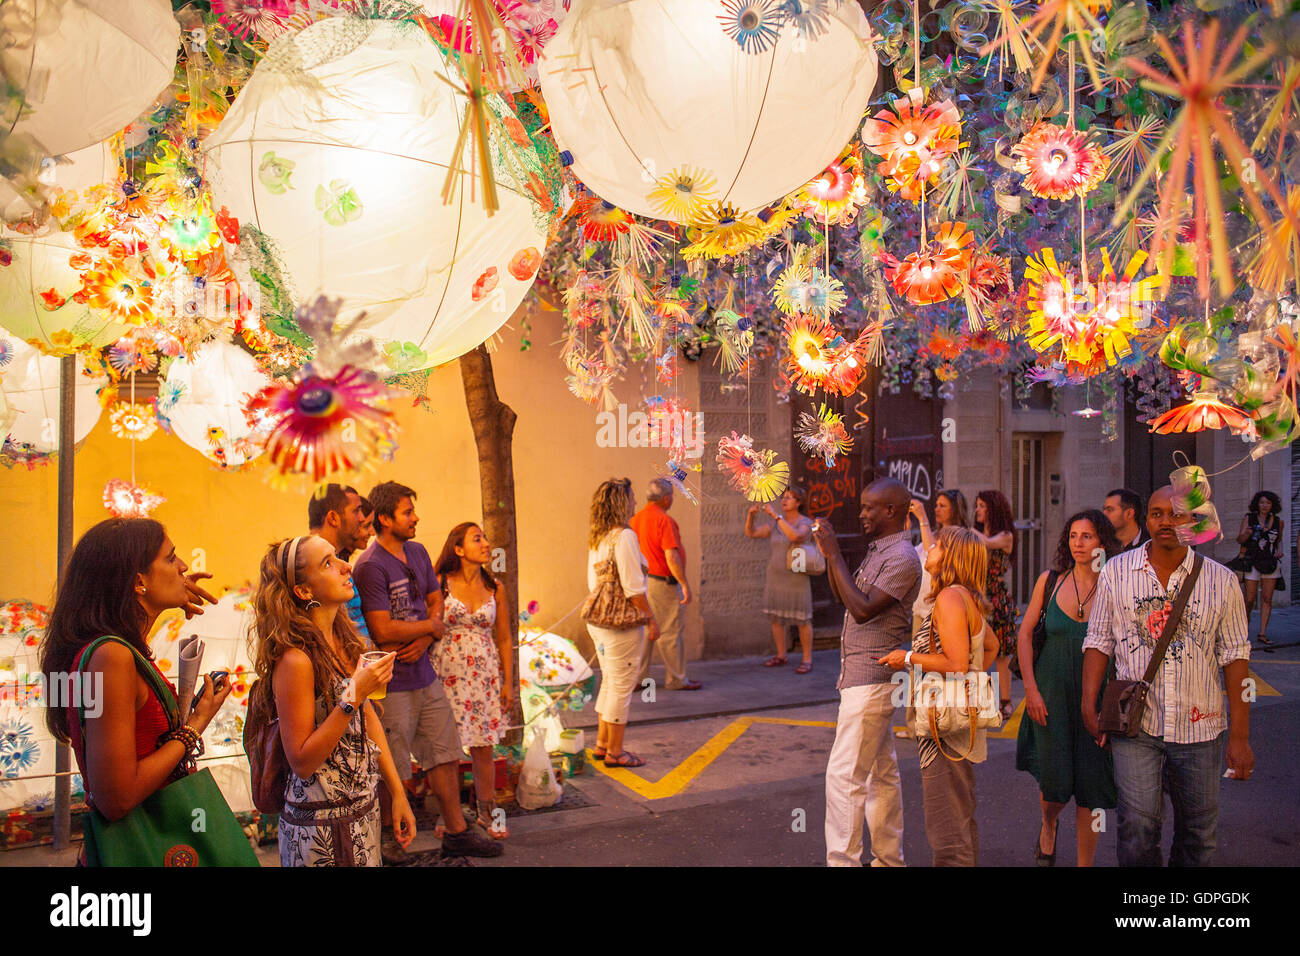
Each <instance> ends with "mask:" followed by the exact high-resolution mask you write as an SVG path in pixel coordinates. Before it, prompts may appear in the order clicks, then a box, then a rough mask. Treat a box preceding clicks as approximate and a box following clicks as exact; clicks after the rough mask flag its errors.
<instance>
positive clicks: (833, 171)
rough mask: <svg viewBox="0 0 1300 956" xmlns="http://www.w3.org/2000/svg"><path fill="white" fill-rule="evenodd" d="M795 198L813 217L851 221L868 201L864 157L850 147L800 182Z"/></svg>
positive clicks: (831, 222)
mask: <svg viewBox="0 0 1300 956" xmlns="http://www.w3.org/2000/svg"><path fill="white" fill-rule="evenodd" d="M791 198H792V201H793V203H794V205H795V206H796V207H798V208H799V210H800V211H802V212H803V214H804V215H805V216H808V217H809V218H810V219H813V220H815V221H817V222H819V223H822V224H823V225H828V226H830V225H834V226H843V225H847V224H848V223H849V222H850V221H852V220H853V219H854V218H855V217H856V216H857V214H858V207H859V206H861V205H862V204H863V203H865V202H866V201H867V187H866V184H865V182H864V181H863V179H862V160H861V159H860V158H859V157H858V155H857V153H856V151H855V150H854V149H853V148H852V147H850V148H849V149H847V150H845V152H844V154H843V155H841V156H840V158H839V159H837V160H836V161H835V162H833V163H831V164H830V165H829V166H827V167H826V168H825V169H824V170H822V172H821V173H820V174H819V175H818V176H816V177H815V178H813V179H812V180H810V181H809V182H807V183H805V184H804V185H803V186H800V187H799V188H798V189H797V190H796V191H795V193H794V195H793V196H792V197H791Z"/></svg>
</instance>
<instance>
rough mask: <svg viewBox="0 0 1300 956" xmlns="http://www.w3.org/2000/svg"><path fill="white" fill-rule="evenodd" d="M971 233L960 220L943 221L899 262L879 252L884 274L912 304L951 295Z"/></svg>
mask: <svg viewBox="0 0 1300 956" xmlns="http://www.w3.org/2000/svg"><path fill="white" fill-rule="evenodd" d="M974 244H975V237H974V236H973V235H971V232H970V230H969V229H967V228H966V226H965V225H964V224H963V223H959V222H945V223H944V224H943V225H941V226H940V227H939V231H938V232H937V233H935V236H934V239H933V240H931V241H930V242H929V243H927V244H926V246H925V247H924V248H923V249H919V250H917V251H916V252H914V253H912V254H911V255H910V256H908V257H907V258H905V259H904V260H903V261H902V262H899V261H898V260H897V259H895V258H894V257H893V256H890V255H888V254H885V255H882V256H881V257H880V260H881V261H882V262H884V263H885V278H886V279H888V280H889V282H890V284H891V285H892V286H893V287H894V291H895V292H897V293H898V294H899V295H902V296H906V297H907V299H908V301H910V302H913V303H915V304H916V305H930V304H931V303H934V302H942V301H944V300H945V299H951V298H952V297H953V296H955V295H957V294H958V293H959V292H961V290H962V287H963V284H964V282H965V275H966V271H967V269H968V268H969V266H970V260H971V246H973V245H974Z"/></svg>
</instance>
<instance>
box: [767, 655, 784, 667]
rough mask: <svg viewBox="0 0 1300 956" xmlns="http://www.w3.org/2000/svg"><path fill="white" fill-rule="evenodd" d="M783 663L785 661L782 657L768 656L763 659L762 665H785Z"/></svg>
mask: <svg viewBox="0 0 1300 956" xmlns="http://www.w3.org/2000/svg"><path fill="white" fill-rule="evenodd" d="M785 664H786V661H785V658H784V657H776V656H772V657H769V658H768V659H767V660H765V661H763V666H764V667H785Z"/></svg>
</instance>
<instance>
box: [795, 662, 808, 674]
mask: <svg viewBox="0 0 1300 956" xmlns="http://www.w3.org/2000/svg"><path fill="white" fill-rule="evenodd" d="M794 672H795V673H796V674H810V673H812V661H803V662H802V663H800V665H799V666H798V667H796V668H795V669H794Z"/></svg>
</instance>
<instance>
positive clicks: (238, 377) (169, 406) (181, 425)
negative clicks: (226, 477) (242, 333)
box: [158, 340, 271, 468]
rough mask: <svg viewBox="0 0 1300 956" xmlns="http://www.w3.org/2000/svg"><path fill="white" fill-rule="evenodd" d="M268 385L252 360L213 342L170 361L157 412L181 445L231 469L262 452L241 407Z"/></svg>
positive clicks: (226, 344)
mask: <svg viewBox="0 0 1300 956" xmlns="http://www.w3.org/2000/svg"><path fill="white" fill-rule="evenodd" d="M270 383H271V382H270V379H269V378H268V377H267V376H266V375H265V374H263V372H262V370H261V369H259V368H258V367H257V361H256V360H255V359H254V358H253V356H251V355H249V354H248V353H247V352H246V351H244V350H243V349H241V348H240V347H239V346H238V345H235V344H233V343H231V342H229V341H222V340H214V341H211V342H208V343H206V344H205V345H203V346H201V347H200V348H199V349H198V350H197V351H196V352H194V353H193V354H191V355H188V356H185V357H183V358H179V359H177V360H176V361H174V362H172V364H171V368H169V369H168V370H167V378H166V380H165V381H164V383H163V386H162V388H161V390H160V392H159V396H158V411H159V412H160V413H161V414H162V415H164V416H166V418H167V420H168V422H169V423H170V424H171V428H172V431H173V432H174V433H175V435H176V437H177V438H179V439H180V440H181V441H183V442H185V444H187V445H189V446H190V447H191V448H197V449H198V450H199V451H201V452H202V453H203V456H204V457H205V458H207V459H208V460H209V461H212V462H215V463H216V464H218V465H221V466H223V467H227V468H235V467H238V466H239V465H242V464H244V463H245V462H247V461H250V460H252V459H254V458H256V457H257V456H258V455H260V454H261V453H262V451H263V447H262V442H263V440H264V438H265V436H262V435H257V434H254V431H255V430H254V429H253V427H252V426H250V425H249V424H248V421H247V420H246V419H245V417H244V411H243V405H244V403H245V402H246V401H247V400H248V396H249V395H254V394H256V393H257V392H259V391H260V390H261V389H263V388H265V387H266V386H267V385H269V384H270Z"/></svg>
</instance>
